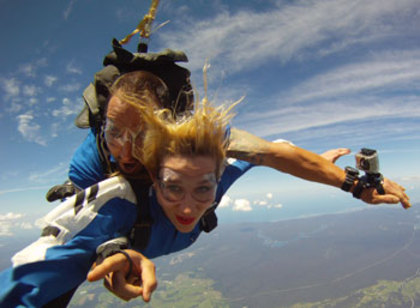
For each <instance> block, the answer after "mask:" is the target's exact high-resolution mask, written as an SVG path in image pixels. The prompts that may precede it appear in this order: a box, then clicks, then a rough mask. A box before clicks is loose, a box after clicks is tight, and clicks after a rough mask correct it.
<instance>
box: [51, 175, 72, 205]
mask: <svg viewBox="0 0 420 308" xmlns="http://www.w3.org/2000/svg"><path fill="white" fill-rule="evenodd" d="M76 192H77V188H76V187H75V186H74V185H73V183H72V182H71V181H70V180H69V181H66V182H64V183H63V184H60V185H55V186H53V187H51V188H50V190H48V192H47V194H46V195H45V198H46V199H47V201H48V202H53V201H56V200H63V199H65V198H67V197H70V196H73V195H74V194H75V193H76Z"/></svg>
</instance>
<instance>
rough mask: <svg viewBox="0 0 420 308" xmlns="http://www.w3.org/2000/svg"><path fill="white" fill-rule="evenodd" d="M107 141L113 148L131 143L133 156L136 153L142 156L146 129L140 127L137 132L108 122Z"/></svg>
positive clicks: (108, 120) (106, 125)
mask: <svg viewBox="0 0 420 308" xmlns="http://www.w3.org/2000/svg"><path fill="white" fill-rule="evenodd" d="M104 131H105V140H106V142H107V144H109V145H111V146H119V147H123V146H124V145H125V144H127V142H130V143H131V147H132V151H133V156H135V157H136V158H138V159H139V158H140V157H137V155H134V154H135V153H137V154H140V153H141V149H142V147H143V138H144V127H143V125H140V127H139V128H138V129H137V131H136V132H134V131H132V130H131V129H129V128H127V127H124V128H122V127H120V126H118V125H116V124H115V122H114V121H113V120H111V119H107V120H106V124H105V129H104Z"/></svg>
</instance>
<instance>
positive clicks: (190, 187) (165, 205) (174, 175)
mask: <svg viewBox="0 0 420 308" xmlns="http://www.w3.org/2000/svg"><path fill="white" fill-rule="evenodd" d="M153 182H154V184H153V185H154V187H155V190H156V195H157V199H158V202H159V204H160V205H161V206H162V209H163V211H164V213H165V215H166V216H167V217H168V219H169V220H170V221H171V223H172V224H173V225H174V226H175V228H176V229H177V230H178V231H180V232H183V233H187V232H191V231H192V230H193V229H194V227H195V226H196V225H197V223H198V222H199V220H200V218H201V216H203V214H204V213H205V211H206V210H207V209H208V208H209V207H210V206H211V205H212V204H213V202H214V199H215V196H216V189H217V179H216V161H215V160H214V159H213V158H211V157H207V156H198V157H185V156H170V157H167V158H165V159H164V160H163V161H162V163H161V165H160V170H159V174H158V177H157V178H155V179H154V180H153Z"/></svg>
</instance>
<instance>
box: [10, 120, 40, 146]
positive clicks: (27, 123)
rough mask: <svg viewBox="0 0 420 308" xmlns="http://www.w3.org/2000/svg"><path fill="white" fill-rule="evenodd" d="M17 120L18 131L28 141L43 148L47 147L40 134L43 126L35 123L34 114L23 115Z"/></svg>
mask: <svg viewBox="0 0 420 308" xmlns="http://www.w3.org/2000/svg"><path fill="white" fill-rule="evenodd" d="M16 118H17V120H18V131H19V132H20V133H21V134H22V136H23V137H24V138H25V139H26V140H28V141H31V142H35V143H38V144H40V145H43V146H45V145H46V140H45V139H44V138H43V137H42V136H41V134H40V130H41V126H40V125H39V124H36V123H33V120H34V116H33V115H32V114H30V113H26V114H21V115H18V116H17V117H16Z"/></svg>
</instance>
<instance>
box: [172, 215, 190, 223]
mask: <svg viewBox="0 0 420 308" xmlns="http://www.w3.org/2000/svg"><path fill="white" fill-rule="evenodd" d="M175 218H176V220H177V221H178V222H179V223H180V224H181V225H190V224H192V223H193V222H194V221H195V218H194V217H183V216H178V215H176V216H175Z"/></svg>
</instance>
